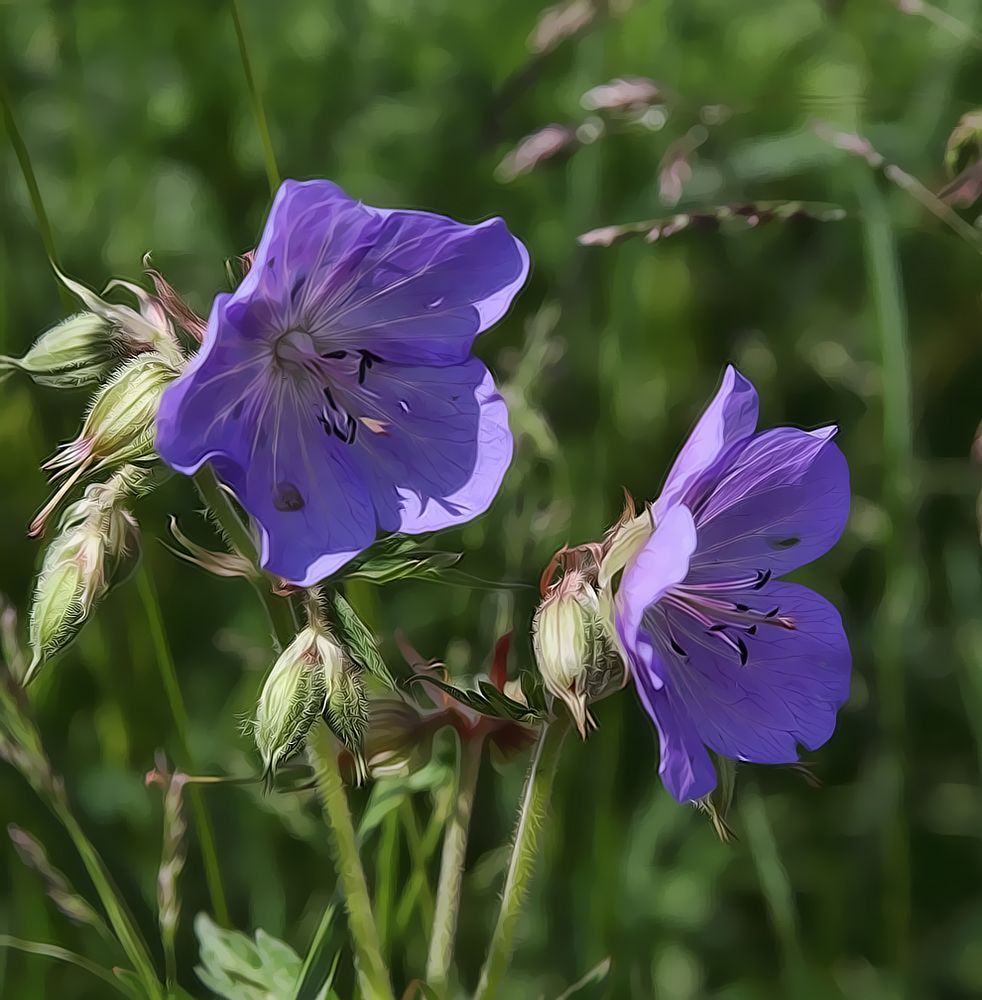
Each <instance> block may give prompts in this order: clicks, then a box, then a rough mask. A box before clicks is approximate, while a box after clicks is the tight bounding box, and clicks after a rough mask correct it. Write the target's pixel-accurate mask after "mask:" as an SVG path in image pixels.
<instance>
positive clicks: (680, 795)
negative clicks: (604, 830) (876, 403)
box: [615, 367, 851, 801]
mask: <svg viewBox="0 0 982 1000" xmlns="http://www.w3.org/2000/svg"><path fill="white" fill-rule="evenodd" d="M756 426H757V393H756V391H755V389H754V387H753V386H752V385H751V384H750V383H749V382H748V381H747V380H746V379H745V378H743V377H742V376H741V375H740V374H739V373H738V372H737V371H736V370H735V369H733V368H732V367H728V368H727V370H726V373H725V375H724V377H723V384H722V386H721V387H720V389H719V391H718V393H717V394H716V397H715V399H714V400H713V401H712V403H710V405H709V407H708V409H707V410H706V412H705V413H704V414H703V415H702V417H701V418H700V420H699V422H698V423H697V424H696V426H695V428H694V429H693V431H692V433H691V434H690V436H689V439H688V441H687V442H686V444H685V445H684V447H683V448H682V451H681V452H680V453H679V456H678V458H677V459H676V461H675V464H674V466H673V467H672V470H671V472H670V473H669V476H668V480H667V482H666V484H665V487H664V489H663V490H662V494H661V496H660V497H659V498H658V499H657V500H656V501H655V503H654V505H653V506H652V508H651V511H650V516H651V519H652V522H653V524H654V530H653V531H652V532H651V533H650V535H648V537H647V539H646V540H645V541H644V544H643V545H642V546H641V547H640V548H639V549H638V551H637V552H636V554H635V555H634V557H633V558H632V559H631V560H630V561H628V563H627V566H626V568H625V570H624V574H623V577H622V580H621V584H620V587H619V589H618V592H617V596H616V599H615V621H616V627H617V633H618V636H619V638H620V641H621V643H622V644H623V646H624V650H625V652H626V653H627V656H628V659H629V662H630V666H631V672H632V675H633V677H634V681H635V685H636V686H637V690H638V694H639V696H640V698H641V702H642V704H643V705H644V708H645V709H646V711H647V712H648V714H649V715H650V716H651V717H652V719H653V720H654V723H655V726H656V727H657V729H658V734H659V737H660V741H661V765H660V768H659V772H660V774H661V777H662V780H663V781H664V782H665V784H666V786H667V787H668V789H669V791H670V792H671V793H672V794H673V795H674V796H675V798H677V799H678V800H679V801H689V800H693V799H699V798H701V797H703V796H705V795H707V794H708V793H709V792H710V791H712V789H713V788H714V787H715V785H716V781H717V777H716V772H715V770H714V768H713V765H712V763H711V760H710V756H709V754H708V753H707V747H708V748H709V749H710V750H713V751H715V752H716V753H717V754H720V755H721V756H723V757H728V758H733V759H735V760H743V761H752V762H754V763H761V764H783V763H789V762H792V761H795V760H797V756H798V754H797V745H798V744H799V743H800V744H803V745H804V746H805V747H807V748H808V749H809V750H815V749H817V748H818V747H820V746H821V745H822V744H823V743H825V742H826V741H827V740H828V739H829V738H830V737H831V735H832V732H833V730H834V728H835V719H836V712H837V711H838V709H839V708H840V707H841V706H842V705H843V704H844V703H845V701H846V699H847V698H848V696H849V675H850V668H851V656H850V652H849V645H848V642H847V640H846V636H845V633H844V632H843V628H842V622H841V619H840V617H839V613H838V612H837V611H836V609H835V608H834V607H833V606H832V605H831V604H830V603H829V602H828V601H826V600H825V599H824V598H822V597H820V596H819V595H818V594H816V593H813V592H812V591H811V590H809V589H807V588H806V587H802V586H799V585H798V584H793V583H785V582H783V581H779V580H778V579H777V578H778V577H779V576H781V575H782V574H784V573H787V572H790V571H791V570H793V569H796V568H798V567H799V566H803V565H805V564H806V563H808V562H811V561H812V560H813V559H816V558H818V556H820V555H822V554H823V553H824V552H827V551H828V550H829V549H830V548H831V547H832V546H833V545H834V544H835V542H836V541H837V540H838V538H839V536H840V535H841V534H842V530H843V527H844V526H845V523H846V518H847V516H848V513H849V471H848V468H847V466H846V461H845V458H844V456H843V454H842V452H841V451H840V450H839V448H838V447H837V446H836V445H835V444H833V443H832V437H833V435H834V434H835V431H836V428H835V427H823V428H820V429H818V430H814V431H803V430H798V429H796V428H792V427H779V428H776V429H773V430H768V431H762V432H760V433H757V432H756Z"/></svg>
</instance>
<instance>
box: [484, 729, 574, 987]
mask: <svg viewBox="0 0 982 1000" xmlns="http://www.w3.org/2000/svg"><path fill="white" fill-rule="evenodd" d="M568 730H569V718H568V716H565V715H564V716H561V717H560V718H558V719H556V720H555V721H553V722H546V723H543V726H542V732H541V733H540V734H539V742H538V743H537V744H536V748H535V754H534V756H533V757H532V764H531V767H530V768H529V773H528V777H527V778H526V779H525V790H524V791H523V793H522V801H521V805H520V806H519V810H518V826H517V828H516V830H515V841H514V843H513V844H512V849H511V860H510V861H509V863H508V874H507V876H506V877H505V888H504V892H503V894H502V897H501V908H500V909H499V911H498V922H497V923H496V924H495V928H494V934H493V935H492V937H491V943H490V944H489V945H488V954H487V957H486V958H485V960H484V968H483V969H482V970H481V980H480V982H479V983H478V987H477V992H476V993H475V994H474V1000H490V998H491V997H494V996H496V995H497V993H498V989H499V988H500V986H501V981H502V979H503V978H504V975H505V973H506V972H507V971H508V965H509V963H510V962H511V954H512V946H513V942H514V939H515V927H516V925H517V924H518V918H519V916H520V915H521V911H522V904H523V903H524V901H525V893H526V892H527V890H528V886H529V883H530V882H531V880H532V875H533V872H534V870H535V859H536V854H537V853H538V849H539V839H540V836H541V834H542V829H543V827H544V826H545V818H546V813H547V810H548V806H549V800H550V798H551V796H552V785H553V780H554V779H555V777H556V768H557V767H558V765H559V756H560V751H561V750H562V746H563V740H564V739H565V738H566V733H567V732H568Z"/></svg>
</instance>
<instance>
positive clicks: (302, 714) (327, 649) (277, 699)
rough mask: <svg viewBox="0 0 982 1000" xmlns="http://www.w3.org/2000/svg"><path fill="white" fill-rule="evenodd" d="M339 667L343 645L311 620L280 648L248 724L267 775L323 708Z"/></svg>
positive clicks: (298, 746) (297, 745)
mask: <svg viewBox="0 0 982 1000" xmlns="http://www.w3.org/2000/svg"><path fill="white" fill-rule="evenodd" d="M343 672H344V652H343V650H342V649H341V648H340V647H339V646H338V645H337V643H335V642H334V640H333V639H331V638H330V636H328V635H326V634H324V633H322V632H320V631H319V630H318V629H315V628H312V627H310V626H308V627H307V628H305V629H303V630H302V631H301V632H300V633H299V634H298V635H297V637H296V638H295V639H294V640H293V642H291V643H290V645H289V646H287V647H286V649H284V650H283V652H282V653H281V654H280V657H279V659H278V660H277V661H276V663H275V664H274V665H273V669H272V670H271V671H270V672H269V676H268V677H267V678H266V683H265V684H264V685H263V689H262V692H261V693H260V695H259V704H258V706H257V708H256V720H255V723H254V724H253V730H254V734H255V738H256V747H257V749H258V750H259V754H260V756H261V757H262V761H263V769H264V772H265V774H266V777H267V780H271V779H272V777H273V775H274V774H275V772H276V768H277V767H279V765H280V764H281V763H282V762H283V761H285V760H287V759H288V758H289V757H292V756H293V755H294V754H295V753H298V752H299V751H300V750H302V749H303V746H304V744H305V743H306V741H307V734H308V733H309V732H310V727H311V726H312V725H313V724H314V722H315V721H316V720H317V717H318V716H320V715H321V714H322V713H323V712H324V711H325V708H326V706H327V704H328V699H329V698H330V696H331V693H332V692H333V691H334V689H335V687H336V686H337V684H338V678H339V677H340V675H341V674H343Z"/></svg>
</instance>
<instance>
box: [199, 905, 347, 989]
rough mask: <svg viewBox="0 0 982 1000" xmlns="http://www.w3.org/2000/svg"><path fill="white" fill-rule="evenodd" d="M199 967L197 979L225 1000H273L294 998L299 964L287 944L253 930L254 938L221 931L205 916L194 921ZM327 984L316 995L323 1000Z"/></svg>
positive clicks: (298, 959)
mask: <svg viewBox="0 0 982 1000" xmlns="http://www.w3.org/2000/svg"><path fill="white" fill-rule="evenodd" d="M194 930H195V933H196V934H197V936H198V943H199V947H200V953H199V958H200V962H201V964H200V965H198V966H197V967H196V968H195V972H196V973H197V974H198V978H199V979H200V980H201V982H202V983H204V984H205V986H207V987H208V989H210V990H211V991H212V992H213V993H215V994H217V995H218V996H220V997H223V998H225V1000H274V998H278V997H288V996H293V995H294V991H295V989H296V987H297V981H298V979H299V978H300V971H301V964H302V963H301V961H300V958H299V956H298V955H297V953H296V952H295V951H294V950H293V949H292V948H291V947H290V946H289V945H288V944H286V943H284V942H283V941H280V940H279V939H278V938H274V937H273V936H272V935H270V934H267V933H266V932H265V931H264V930H262V929H260V930H257V931H256V936H255V939H252V938H249V937H247V936H246V935H245V934H242V933H241V932H239V931H229V930H224V929H222V928H221V927H219V926H218V925H217V924H216V923H214V921H212V919H211V918H210V917H209V916H208V915H207V914H206V913H199V914H198V916H197V918H196V919H195V921H194ZM329 989H330V987H329V985H328V984H327V983H325V984H324V986H323V987H321V989H320V992H319V993H317V995H316V996H317V1000H326V998H327V995H328V990H329Z"/></svg>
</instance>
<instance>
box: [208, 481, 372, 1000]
mask: <svg viewBox="0 0 982 1000" xmlns="http://www.w3.org/2000/svg"><path fill="white" fill-rule="evenodd" d="M194 482H195V485H196V486H197V488H198V492H199V493H200V494H201V497H202V499H203V500H204V501H205V503H206V504H207V505H208V507H209V509H210V510H211V513H212V516H213V517H214V518H215V520H216V521H217V522H218V524H219V526H220V527H221V529H222V531H224V533H225V536H226V538H227V539H228V541H229V543H230V544H231V545H232V547H233V548H235V549H236V550H237V551H238V553H239V555H242V556H245V557H246V558H247V559H250V560H251V561H252V562H253V563H255V562H256V546H255V545H254V543H253V541H252V536H251V535H250V534H249V530H248V529H247V528H246V526H245V525H244V524H243V523H242V519H241V518H240V517H239V514H238V512H237V511H236V509H235V507H234V506H233V504H232V502H231V500H230V499H229V498H228V495H227V494H226V493H225V491H224V490H223V489H222V487H221V485H220V484H219V482H218V479H217V478H216V476H215V473H214V471H213V470H212V469H211V467H210V466H208V465H205V466H203V467H202V468H201V469H200V470H199V471H198V472H197V474H196V475H195V477H194ZM253 582H254V585H255V589H256V593H257V594H258V595H259V599H260V600H261V601H262V602H263V606H264V607H265V608H266V612H267V614H268V615H269V620H270V624H271V626H272V628H273V637H274V639H275V640H276V642H277V644H278V645H279V646H280V648H285V647H286V646H287V645H288V644H289V643H290V641H291V640H292V639H293V637H294V636H295V634H296V631H297V624H296V620H295V618H294V614H293V606H292V605H291V604H290V602H289V601H287V600H284V599H282V598H278V597H276V595H275V594H273V593H272V592H271V590H270V589H269V587H268V586H267V585H266V582H265V578H264V577H263V576H262V575H261V574H258V573H257V575H256V579H255V580H254V581H253ZM308 748H309V751H310V756H311V762H312V764H313V766H314V768H315V769H316V772H317V783H318V787H319V789H320V793H321V798H322V800H323V803H324V815H325V818H326V819H327V822H328V826H329V827H330V828H331V834H332V840H333V843H334V853H335V858H336V861H337V867H338V876H339V879H340V882H341V888H342V890H343V891H344V895H345V903H346V905H347V907H348V916H349V921H348V926H349V930H350V932H351V937H352V940H353V945H354V950H355V954H356V955H357V956H358V964H359V971H360V975H361V977H362V979H363V980H364V983H365V995H366V996H369V997H372V1000H390V998H391V997H392V987H391V986H390V985H389V975H388V971H387V970H386V968H385V963H384V962H383V961H382V953H381V950H380V947H379V939H378V931H377V929H376V927H375V918H374V916H373V915H372V907H371V903H370V902H369V898H368V883H367V881H366V879H365V871H364V868H363V867H362V864H361V858H360V856H359V854H358V843H357V840H356V838H355V829H354V823H353V822H352V819H351V811H350V810H349V808H348V799H347V796H346V795H345V791H344V784H343V782H342V780H341V772H340V771H339V770H338V761H337V756H336V755H335V754H334V752H333V750H332V748H331V745H330V742H329V740H328V738H327V733H326V730H325V727H324V726H317V727H315V729H314V731H313V732H312V733H311V736H310V739H309V741H308ZM332 905H333V904H332Z"/></svg>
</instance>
